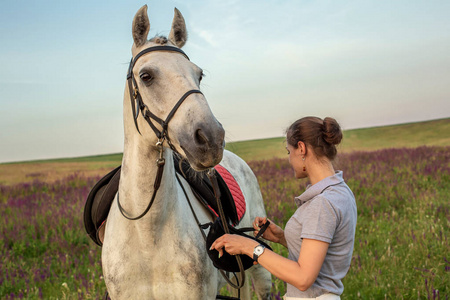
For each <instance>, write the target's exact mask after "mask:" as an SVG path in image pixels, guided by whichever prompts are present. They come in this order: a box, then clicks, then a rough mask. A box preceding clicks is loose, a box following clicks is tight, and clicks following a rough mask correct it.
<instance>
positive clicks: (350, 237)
mask: <svg viewBox="0 0 450 300" xmlns="http://www.w3.org/2000/svg"><path fill="white" fill-rule="evenodd" d="M295 202H296V204H297V206H298V208H297V210H296V211H295V213H294V215H293V216H292V217H291V218H290V219H289V221H288V222H287V223H286V228H285V231H284V234H285V237H286V242H287V246H288V250H289V256H288V258H289V259H290V260H293V261H298V257H299V255H300V249H301V246H302V239H303V238H307V239H314V240H319V241H323V242H327V243H329V244H330V245H329V247H328V252H327V254H326V257H325V261H324V263H323V265H322V268H321V269H320V272H319V275H318V276H317V279H316V281H315V282H314V283H313V285H312V286H311V287H310V288H309V289H308V290H306V291H304V292H302V291H300V290H299V289H297V288H295V287H294V286H292V285H290V284H287V293H286V296H288V297H304V298H311V297H318V296H320V295H322V294H325V293H333V294H337V295H341V294H342V292H343V291H344V286H343V284H342V279H343V278H344V276H345V275H346V274H347V271H348V269H349V268H350V262H351V260H352V254H353V243H354V240H355V229H356V219H357V216H356V215H357V211H356V202H355V196H354V195H353V193H352V191H351V190H350V188H349V187H348V186H347V184H345V182H344V179H343V177H342V171H339V172H336V174H335V175H333V176H330V177H327V178H325V179H323V180H321V181H319V182H318V183H316V184H314V185H309V186H308V187H307V188H306V191H305V192H304V193H303V194H301V195H300V196H299V197H296V198H295Z"/></svg>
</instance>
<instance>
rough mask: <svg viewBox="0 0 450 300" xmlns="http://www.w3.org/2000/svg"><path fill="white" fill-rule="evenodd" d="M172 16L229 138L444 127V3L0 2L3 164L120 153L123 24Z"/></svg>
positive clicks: (161, 23)
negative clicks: (316, 121) (320, 124)
mask: <svg viewBox="0 0 450 300" xmlns="http://www.w3.org/2000/svg"><path fill="white" fill-rule="evenodd" d="M144 4H147V5H148V14H149V19H150V24H151V29H150V33H149V37H153V36H155V35H168V34H169V32H170V26H171V23H172V19H173V9H174V7H177V8H178V9H179V10H180V11H181V13H182V14H183V16H184V18H185V20H186V26H187V30H188V34H189V38H188V41H187V43H186V45H185V46H184V47H183V50H184V51H185V52H186V53H187V55H188V56H189V57H190V59H191V61H192V62H194V63H195V64H197V65H198V66H199V67H201V68H202V69H203V70H204V72H205V75H206V76H205V78H204V79H203V81H202V85H201V89H202V91H203V93H204V94H205V96H206V98H207V99H208V102H209V105H210V107H211V109H212V111H213V113H214V114H215V116H216V118H217V119H218V120H219V121H220V122H221V123H222V124H223V126H224V128H225V131H226V141H227V142H234V141H240V140H251V139H261V138H268V137H279V136H283V135H284V132H285V129H286V128H287V127H288V126H289V125H290V124H291V123H292V122H294V121H295V120H297V119H299V118H301V117H304V116H311V115H312V116H319V117H322V118H324V117H327V116H330V117H334V118H335V119H336V120H338V122H339V123H340V124H341V126H342V128H343V129H344V130H346V129H354V128H364V127H373V126H383V125H391V124H400V123H408V122H416V121H424V120H431V119H439V118H447V117H450V18H449V14H450V1H435V0H429V1H416V0H408V1H406V0H398V1H392V0H389V1H387V0H374V1H366V0H358V1H356V0H355V1H335V0H328V1H325V0H317V1H312V0H296V1H294V0H292V1H287V0H286V1H285V0H268V1H265V0H241V1H237V0H231V1H230V0H189V1H187V0H178V1H174V0H164V1H151V0H148V1H147V2H143V1H91V0H89V1H87V0H78V1H64V0H58V1H57V0H52V1H50V0H39V1H38V0H28V1H25V0H15V1H0V66H1V68H0V127H1V131H0V162H12V161H25V160H36V159H47V158H61V157H78V156H87V155H98V154H109V153H118V152H122V151H123V117H122V105H123V103H122V101H123V95H124V88H125V79H126V72H127V67H128V63H129V60H130V58H131V46H132V43H133V39H132V35H131V24H132V20H133V17H134V15H135V13H136V12H137V10H138V9H139V8H140V7H141V6H142V5H144Z"/></svg>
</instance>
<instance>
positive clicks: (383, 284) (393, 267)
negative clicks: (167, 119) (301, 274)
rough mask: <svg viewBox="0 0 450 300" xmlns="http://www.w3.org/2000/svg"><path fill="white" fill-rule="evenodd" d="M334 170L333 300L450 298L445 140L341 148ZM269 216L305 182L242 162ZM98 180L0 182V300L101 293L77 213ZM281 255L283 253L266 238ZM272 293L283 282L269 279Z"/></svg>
mask: <svg viewBox="0 0 450 300" xmlns="http://www.w3.org/2000/svg"><path fill="white" fill-rule="evenodd" d="M336 164H337V169H341V170H343V171H344V178H345V179H346V182H347V184H348V185H349V186H350V188H351V189H352V190H353V192H354V194H355V197H356V201H357V205H358V224H357V231H356V240H355V250H354V253H353V261H352V265H351V268H350V271H349V273H348V275H347V277H346V278H345V279H344V286H345V291H344V294H343V295H342V299H402V298H404V299H448V298H449V297H450V254H449V253H450V251H449V250H450V247H449V240H448V239H449V231H450V230H449V224H450V204H449V199H450V147H418V148H408V149H407V148H401V149H385V150H378V151H373V152H352V153H345V154H342V155H340V156H339V157H338V159H337V162H336ZM249 165H250V166H251V168H252V169H253V170H254V172H255V174H256V176H257V177H258V180H259V183H260V186H261V191H262V194H263V197H264V201H265V205H266V210H267V213H268V215H269V217H270V218H271V219H272V220H274V221H275V222H276V223H278V224H279V225H280V226H282V225H284V224H285V223H286V221H287V220H288V218H289V216H290V215H291V214H292V213H293V212H294V211H295V209H296V207H295V204H294V201H293V198H294V197H295V196H297V195H299V194H300V193H301V192H302V191H304V189H305V187H306V184H307V182H306V181H298V180H295V179H294V176H293V171H292V170H291V168H290V166H289V164H288V162H287V157H286V159H272V160H263V161H251V162H250V163H249ZM98 179H99V177H85V176H81V175H77V174H75V175H72V176H69V177H67V178H64V179H61V180H59V181H56V182H55V183H45V182H44V181H43V180H41V181H40V180H39V179H37V180H35V181H34V182H33V183H27V184H25V183H22V184H15V185H11V186H7V185H0V215H1V216H2V218H1V220H0V255H1V257H2V259H1V260H0V270H1V272H0V299H101V298H102V297H103V295H104V292H105V286H104V283H103V278H102V271H101V265H100V250H101V248H99V247H98V246H96V245H95V244H94V243H93V242H92V241H91V240H90V239H89V238H88V237H87V235H86V234H85V231H84V225H83V221H82V213H83V208H84V202H85V199H86V197H87V195H88V193H89V190H90V188H91V187H92V186H93V185H94V184H95V182H96V181H97V180H98ZM274 250H275V251H277V252H279V253H283V254H285V255H286V250H285V249H282V248H281V247H278V246H277V245H274ZM273 283H274V286H273V295H274V298H275V299H276V298H279V297H280V296H282V295H283V294H284V289H285V286H284V283H283V282H281V281H279V280H277V279H276V278H274V280H273Z"/></svg>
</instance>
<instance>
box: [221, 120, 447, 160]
mask: <svg viewBox="0 0 450 300" xmlns="http://www.w3.org/2000/svg"><path fill="white" fill-rule="evenodd" d="M343 133H344V138H343V141H342V143H341V145H339V148H338V151H341V152H351V151H372V150H377V149H383V148H399V147H407V148H413V147H418V146H424V145H427V146H450V118H446V119H439V120H433V121H425V122H416V123H407V124H399V125H390V126H380V127H371V128H362V129H352V130H344V132H343ZM285 143H286V142H285V138H284V137H279V138H271V139H262V140H251V141H241V142H234V143H229V144H227V147H226V149H228V150H230V151H232V152H234V153H236V154H237V155H239V156H240V157H242V158H243V159H244V160H246V161H249V160H260V159H270V158H273V157H286V150H285Z"/></svg>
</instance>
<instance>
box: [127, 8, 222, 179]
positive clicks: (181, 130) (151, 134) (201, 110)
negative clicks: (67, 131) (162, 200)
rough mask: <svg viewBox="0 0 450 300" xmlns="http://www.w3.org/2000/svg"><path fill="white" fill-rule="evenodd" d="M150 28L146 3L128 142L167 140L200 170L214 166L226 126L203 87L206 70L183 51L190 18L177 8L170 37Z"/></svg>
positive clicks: (132, 71)
mask: <svg viewBox="0 0 450 300" xmlns="http://www.w3.org/2000/svg"><path fill="white" fill-rule="evenodd" d="M149 30H150V22H149V19H148V15H147V6H146V5H145V6H143V7H142V8H141V9H140V10H139V11H138V12H137V13H136V15H135V17H134V20H133V29H132V33H133V40H134V44H133V47H132V55H133V59H132V61H131V63H130V68H129V74H128V81H127V88H126V91H125V101H124V122H125V142H127V141H128V142H129V141H131V140H133V141H136V140H137V141H138V142H137V143H138V145H139V146H138V147H140V148H147V149H154V148H155V147H156V146H157V145H161V144H164V141H165V140H167V144H168V145H170V147H171V148H172V149H173V150H175V151H176V152H178V153H179V154H180V155H181V156H183V157H185V158H187V160H188V161H189V163H190V165H191V167H192V168H193V169H194V170H197V171H202V170H206V169H208V168H211V167H213V166H215V165H216V164H218V163H219V162H220V161H221V160H222V156H223V151H224V145H225V141H224V137H225V131H224V129H223V128H222V125H221V124H220V123H219V122H218V121H217V119H216V118H215V117H214V115H213V114H212V112H211V109H210V108H209V105H208V103H207V101H206V98H205V96H204V95H203V94H202V93H201V92H200V90H199V89H200V82H201V80H202V76H203V71H202V69H201V68H199V67H198V66H196V65H195V64H194V63H192V62H191V61H190V60H189V58H188V57H187V55H186V54H184V52H183V51H182V50H181V48H182V47H183V46H184V44H185V43H186V40H187V30H186V25H185V21H184V18H183V16H182V14H181V13H180V12H179V11H178V9H176V8H175V14H174V18H173V22H172V28H171V31H170V34H169V36H168V37H163V36H156V37H154V38H152V39H150V40H147V35H148V32H149ZM130 103H131V106H130ZM158 142H159V144H158ZM164 145H165V144H164ZM165 146H166V145H165Z"/></svg>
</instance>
